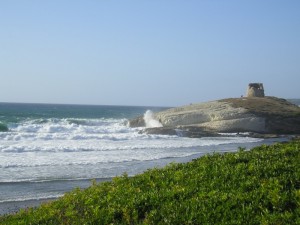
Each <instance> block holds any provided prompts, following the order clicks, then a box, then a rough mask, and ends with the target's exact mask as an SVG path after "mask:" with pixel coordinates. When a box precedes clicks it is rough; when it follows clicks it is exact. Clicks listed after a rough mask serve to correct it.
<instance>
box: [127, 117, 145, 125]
mask: <svg viewBox="0 0 300 225" xmlns="http://www.w3.org/2000/svg"><path fill="white" fill-rule="evenodd" d="M129 126H130V127H145V126H146V124H145V121H144V117H143V116H139V117H137V118H134V119H132V120H130V121H129Z"/></svg>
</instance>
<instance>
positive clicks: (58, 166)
mask: <svg viewBox="0 0 300 225" xmlns="http://www.w3.org/2000/svg"><path fill="white" fill-rule="evenodd" d="M163 109H165V108H163V107H134V106H87V105H54V104H16V103H0V130H1V131H0V204H6V203H11V202H16V203H17V202H24V201H29V200H37V199H50V198H56V197H59V196H62V195H63V194H64V193H65V192H66V191H69V190H71V189H73V188H75V187H82V188H84V187H87V186H88V185H89V184H90V181H91V179H97V180H99V181H100V180H106V179H110V178H111V177H114V176H117V175H121V174H122V173H124V172H126V173H128V174H129V175H134V174H137V173H141V172H143V171H145V170H146V169H148V168H152V167H161V166H164V165H166V164H167V163H170V162H174V161H175V162H186V161H189V160H191V159H193V158H196V157H199V156H201V155H203V154H206V153H209V152H214V151H216V152H222V151H236V150H237V148H238V147H239V146H241V147H246V148H250V147H253V146H256V145H260V144H262V143H270V142H272V141H274V140H271V139H269V140H263V139H255V138H246V137H236V136H232V137H211V138H209V137H206V138H194V139H191V138H184V137H179V136H165V135H147V134H141V133H140V132H139V131H140V130H141V129H144V128H130V127H128V125H127V124H128V120H129V119H131V118H134V117H136V116H140V115H143V114H144V113H145V112H146V111H147V110H152V111H154V112H155V111H160V110H163Z"/></svg>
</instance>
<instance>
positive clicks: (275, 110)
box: [130, 97, 300, 136]
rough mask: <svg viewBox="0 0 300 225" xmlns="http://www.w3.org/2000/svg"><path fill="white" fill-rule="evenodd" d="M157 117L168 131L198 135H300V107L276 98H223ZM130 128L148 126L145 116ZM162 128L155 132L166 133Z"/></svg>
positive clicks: (179, 108)
mask: <svg viewBox="0 0 300 225" xmlns="http://www.w3.org/2000/svg"><path fill="white" fill-rule="evenodd" d="M154 117H155V119H156V120H158V121H159V122H160V123H161V124H162V125H163V128H164V129H165V127H167V128H168V130H169V132H171V131H170V130H172V129H173V130H175V129H180V130H183V133H184V132H186V133H188V132H187V131H188V130H189V129H191V130H193V129H194V130H196V132H195V133H198V134H197V135H195V136H201V133H203V135H204V136H205V134H217V133H227V132H254V133H261V134H300V108H299V107H298V106H296V105H294V104H292V103H290V102H288V101H286V100H284V99H279V98H275V97H263V98H258V97H252V98H230V99H222V100H219V101H211V102H207V103H200V104H192V105H187V106H183V107H178V108H171V109H168V110H165V111H161V112H158V113H155V114H154ZM130 126H132V127H138V126H141V127H143V126H145V123H144V121H143V117H142V116H141V117H139V118H136V119H134V120H132V121H130ZM163 128H160V129H154V130H155V132H159V130H161V131H163V132H164V133H166V132H165V131H166V130H164V129H163ZM154 130H152V131H151V130H149V129H148V131H146V132H150V133H151V132H154ZM167 133H168V132H167ZM171 133H172V132H171ZM190 133H191V132H190ZM187 136H193V135H187Z"/></svg>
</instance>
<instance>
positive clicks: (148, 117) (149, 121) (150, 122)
mask: <svg viewBox="0 0 300 225" xmlns="http://www.w3.org/2000/svg"><path fill="white" fill-rule="evenodd" d="M144 121H145V124H146V127H150V128H151V127H162V126H163V125H162V124H161V123H160V122H159V121H158V120H156V119H154V115H153V112H152V111H151V110H147V111H146V112H145V114H144Z"/></svg>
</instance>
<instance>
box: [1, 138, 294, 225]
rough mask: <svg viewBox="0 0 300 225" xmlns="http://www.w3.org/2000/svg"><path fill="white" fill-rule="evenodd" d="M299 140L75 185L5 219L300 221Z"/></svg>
mask: <svg viewBox="0 0 300 225" xmlns="http://www.w3.org/2000/svg"><path fill="white" fill-rule="evenodd" d="M299 163H300V141H299V140H297V141H293V142H289V143H284V144H275V145H272V146H266V145H262V146H260V147H256V148H254V149H252V150H251V151H245V150H244V149H242V148H240V149H239V151H238V152H237V153H226V154H211V155H206V156H204V157H201V158H199V159H197V160H193V161H192V162H189V163H185V164H171V165H169V166H167V167H166V168H163V169H151V170H148V171H146V172H145V173H143V174H140V175H136V176H135V177H128V176H127V175H126V174H124V175H123V176H122V177H116V178H114V179H113V181H112V182H104V183H99V184H96V183H95V182H94V183H93V184H92V185H91V187H89V188H88V189H85V190H80V189H76V190H74V191H72V192H70V193H67V194H66V195H65V196H64V197H62V198H60V199H59V200H57V201H54V202H52V203H48V204H44V205H42V206H41V207H39V208H37V209H28V210H24V211H21V212H20V213H18V214H16V215H9V216H5V217H1V218H0V223H1V224H7V225H8V224H300V164H299Z"/></svg>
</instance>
